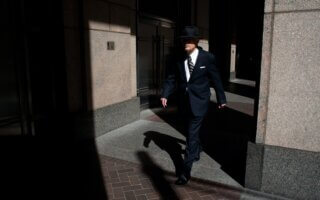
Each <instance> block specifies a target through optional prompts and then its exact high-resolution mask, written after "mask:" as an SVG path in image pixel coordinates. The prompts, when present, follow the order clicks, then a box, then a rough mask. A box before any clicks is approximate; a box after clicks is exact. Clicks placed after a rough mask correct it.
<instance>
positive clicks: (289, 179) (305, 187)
mask: <svg viewBox="0 0 320 200" xmlns="http://www.w3.org/2000/svg"><path fill="white" fill-rule="evenodd" d="M262 176H263V179H262V188H261V191H263V192H267V193H273V194H278V195H281V196H285V197H288V198H292V199H319V198H320V190H319V187H320V153H315V152H308V151H300V150H295V149H288V148H281V147H275V146H265V152H264V160H263V175H262Z"/></svg>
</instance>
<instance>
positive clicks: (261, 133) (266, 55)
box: [256, 14, 273, 143]
mask: <svg viewBox="0 0 320 200" xmlns="http://www.w3.org/2000/svg"><path fill="white" fill-rule="evenodd" d="M272 17H273V16H272V14H265V15H264V22H263V26H264V29H263V43H262V59H261V73H260V90H259V92H260V93H259V107H258V122H257V134H256V142H257V143H264V139H265V131H266V130H265V126H266V120H267V107H268V105H267V104H268V95H269V80H270V62H271V40H272Z"/></svg>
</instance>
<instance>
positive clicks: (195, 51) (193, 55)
mask: <svg viewBox="0 0 320 200" xmlns="http://www.w3.org/2000/svg"><path fill="white" fill-rule="evenodd" d="M198 54H199V49H198V48H195V50H194V51H193V52H192V53H191V54H190V57H191V59H192V61H193V62H194V61H195V60H196V59H197V57H198Z"/></svg>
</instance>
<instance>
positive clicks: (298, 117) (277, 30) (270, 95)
mask: <svg viewBox="0 0 320 200" xmlns="http://www.w3.org/2000/svg"><path fill="white" fill-rule="evenodd" d="M319 8H320V4H319V1H317V0H312V1H303V2H302V1H301V2H298V1H287V0H275V1H273V0H267V1H266V6H265V21H264V39H263V51H262V55H263V56H262V66H261V85H260V102H259V103H260V105H259V115H258V129H257V142H258V143H265V144H268V145H274V146H281V147H287V148H295V149H301V150H308V151H315V152H319V151H320V134H319V132H320V104H319V102H320V89H319V88H320V65H319V63H320V57H319V54H320V45H319V44H320V9H319Z"/></svg>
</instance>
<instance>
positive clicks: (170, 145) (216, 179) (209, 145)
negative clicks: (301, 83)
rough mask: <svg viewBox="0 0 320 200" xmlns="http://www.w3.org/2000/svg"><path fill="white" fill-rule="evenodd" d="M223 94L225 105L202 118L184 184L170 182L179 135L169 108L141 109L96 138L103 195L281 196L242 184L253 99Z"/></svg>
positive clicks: (121, 199)
mask: <svg viewBox="0 0 320 200" xmlns="http://www.w3.org/2000/svg"><path fill="white" fill-rule="evenodd" d="M213 96H214V95H213ZM228 99H229V100H231V102H230V103H229V104H230V105H229V108H228V109H227V110H226V111H224V112H223V113H217V112H219V111H214V112H216V113H213V114H212V115H211V118H210V120H209V121H208V122H207V123H208V124H209V125H208V127H207V129H208V130H209V134H208V135H207V136H206V137H205V138H204V139H205V141H206V142H205V143H206V144H205V146H204V151H203V152H202V153H201V159H200V160H199V161H198V162H195V163H194V165H193V168H192V173H191V176H192V178H191V180H190V182H189V183H188V184H187V185H185V186H176V185H174V181H175V180H176V176H175V174H176V169H177V168H178V167H179V166H178V163H180V162H179V161H181V159H182V155H183V150H184V148H185V136H184V135H183V134H182V133H181V131H179V127H177V126H175V125H176V124H177V121H178V119H177V115H175V113H176V110H175V109H174V108H167V109H153V110H144V111H142V112H141V117H140V120H138V121H135V122H133V123H131V124H128V125H126V126H123V127H121V128H119V129H116V130H113V131H111V132H109V133H107V134H105V135H102V136H100V137H98V138H97V139H96V145H97V149H98V153H99V155H100V159H101V165H102V169H103V174H104V178H105V183H106V187H107V193H108V196H109V198H110V199H114V200H129V199H130V200H131V199H137V200H139V199H168V200H171V199H172V200H175V199H282V198H280V197H276V196H272V195H268V194H264V193H258V192H255V191H250V190H248V189H245V188H244V187H243V180H244V177H243V174H244V170H245V159H246V145H247V141H248V137H249V136H250V131H251V130H250V129H249V128H248V127H249V125H250V123H252V113H253V107H252V105H253V101H251V100H250V99H247V98H240V97H239V96H237V95H233V96H229V97H228ZM239 99H240V100H239ZM213 102H214V100H213ZM237 108H239V109H238V110H237ZM241 109H242V110H241ZM213 110H214V109H213ZM209 115H210V114H209ZM231 124H232V126H230V125H231ZM244 124H245V125H246V126H244Z"/></svg>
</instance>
